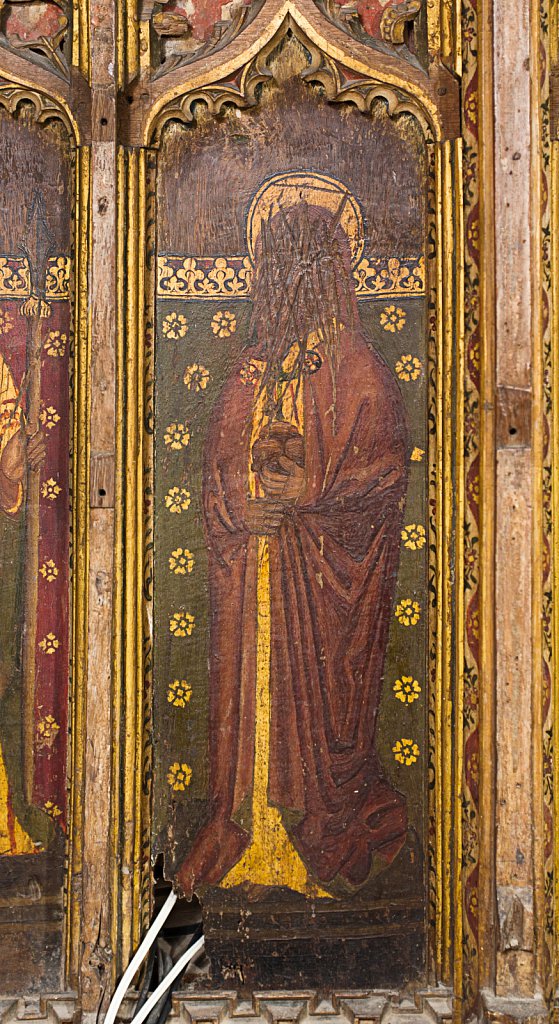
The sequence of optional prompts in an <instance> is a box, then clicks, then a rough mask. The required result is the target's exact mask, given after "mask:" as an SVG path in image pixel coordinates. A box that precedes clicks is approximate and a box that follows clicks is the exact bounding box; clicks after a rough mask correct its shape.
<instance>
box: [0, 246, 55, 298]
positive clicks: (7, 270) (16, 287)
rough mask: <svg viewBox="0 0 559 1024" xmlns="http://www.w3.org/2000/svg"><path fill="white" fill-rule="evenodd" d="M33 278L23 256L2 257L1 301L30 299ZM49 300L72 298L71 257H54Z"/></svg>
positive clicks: (48, 273)
mask: <svg viewBox="0 0 559 1024" xmlns="http://www.w3.org/2000/svg"><path fill="white" fill-rule="evenodd" d="M30 294H31V277H30V274H29V267H28V264H27V260H26V259H25V258H24V257H23V256H6V255H4V256H0V299H28V298H29V296H30ZM45 295H46V298H47V299H69V298H70V257H69V256H52V257H51V259H50V260H49V265H48V271H47V283H46V293H45Z"/></svg>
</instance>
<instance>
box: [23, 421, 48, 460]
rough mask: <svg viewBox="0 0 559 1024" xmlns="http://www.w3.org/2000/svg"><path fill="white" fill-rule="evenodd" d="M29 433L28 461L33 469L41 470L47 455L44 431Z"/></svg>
mask: <svg viewBox="0 0 559 1024" xmlns="http://www.w3.org/2000/svg"><path fill="white" fill-rule="evenodd" d="M26 433H27V437H28V440H27V453H26V454H27V461H28V463H29V465H30V467H31V469H39V467H40V466H42V464H43V462H44V461H45V458H46V454H47V447H46V444H45V435H44V434H43V432H42V430H37V431H35V433H34V434H31V433H28V432H27V431H26Z"/></svg>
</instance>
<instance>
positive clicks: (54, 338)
mask: <svg viewBox="0 0 559 1024" xmlns="http://www.w3.org/2000/svg"><path fill="white" fill-rule="evenodd" d="M67 341H68V337H67V335H66V334H62V332H61V331H49V334H48V337H47V340H46V341H45V352H46V353H47V355H48V356H55V357H58V358H61V357H62V356H63V355H64V353H65V352H66V342H67Z"/></svg>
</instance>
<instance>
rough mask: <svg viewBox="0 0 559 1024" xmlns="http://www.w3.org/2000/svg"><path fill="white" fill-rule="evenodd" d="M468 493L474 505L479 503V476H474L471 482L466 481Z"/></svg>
mask: <svg viewBox="0 0 559 1024" xmlns="http://www.w3.org/2000/svg"><path fill="white" fill-rule="evenodd" d="M468 493H469V495H470V497H471V499H472V501H475V503H476V505H477V504H478V503H479V476H475V477H474V478H473V479H472V480H469V481H468Z"/></svg>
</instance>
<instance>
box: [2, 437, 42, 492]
mask: <svg viewBox="0 0 559 1024" xmlns="http://www.w3.org/2000/svg"><path fill="white" fill-rule="evenodd" d="M26 435H27V436H26ZM45 456H46V446H45V438H44V434H43V433H42V431H41V430H37V431H35V433H34V434H28V433H27V430H26V432H25V434H24V432H23V430H21V429H20V430H18V431H17V433H16V434H14V436H13V437H11V438H10V440H9V441H8V443H7V445H6V447H5V448H4V451H3V452H2V458H1V459H0V471H1V472H2V474H3V475H4V476H5V477H6V479H7V480H9V481H10V483H12V484H20V483H21V481H22V480H23V474H24V472H25V465H26V463H28V464H29V466H30V467H31V469H39V467H40V466H41V465H42V463H43V462H44V461H45Z"/></svg>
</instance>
